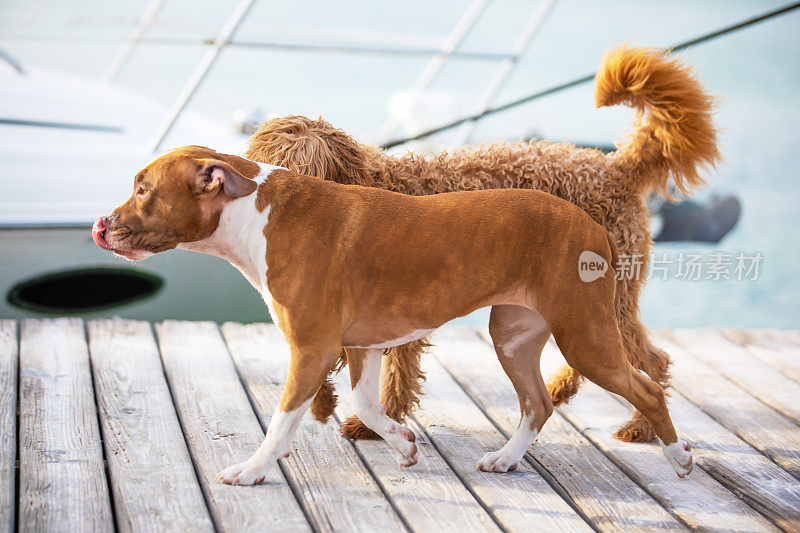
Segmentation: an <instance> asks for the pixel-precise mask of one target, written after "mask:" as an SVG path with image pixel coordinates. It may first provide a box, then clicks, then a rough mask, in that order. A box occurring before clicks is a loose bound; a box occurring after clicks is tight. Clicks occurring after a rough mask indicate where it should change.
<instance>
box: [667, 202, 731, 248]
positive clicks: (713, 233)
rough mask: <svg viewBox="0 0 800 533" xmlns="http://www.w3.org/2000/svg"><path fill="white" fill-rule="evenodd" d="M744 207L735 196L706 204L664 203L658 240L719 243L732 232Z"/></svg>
mask: <svg viewBox="0 0 800 533" xmlns="http://www.w3.org/2000/svg"><path fill="white" fill-rule="evenodd" d="M741 212H742V206H741V203H740V202H739V200H738V198H736V197H735V196H725V197H721V198H712V199H711V200H709V201H708V202H707V203H706V204H700V203H698V202H696V201H694V200H685V201H683V202H681V203H679V204H664V205H663V206H662V207H661V210H660V211H659V212H658V213H659V214H660V215H661V217H662V220H663V223H662V225H661V231H660V232H659V233H658V235H657V236H656V238H655V240H656V242H671V241H695V242H719V241H720V240H721V239H722V238H723V237H724V236H725V235H727V233H728V232H729V231H731V230H732V229H733V228H734V226H736V222H737V221H738V220H739V215H740V214H741Z"/></svg>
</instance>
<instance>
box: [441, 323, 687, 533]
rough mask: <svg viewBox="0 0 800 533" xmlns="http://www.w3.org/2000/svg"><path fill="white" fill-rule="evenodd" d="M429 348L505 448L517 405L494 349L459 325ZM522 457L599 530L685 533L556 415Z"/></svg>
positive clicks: (444, 332) (443, 331) (443, 330)
mask: <svg viewBox="0 0 800 533" xmlns="http://www.w3.org/2000/svg"><path fill="white" fill-rule="evenodd" d="M433 343H434V344H435V348H434V354H435V355H436V357H437V359H439V360H440V361H441V362H442V364H443V365H444V366H445V367H446V368H447V370H448V371H449V372H450V373H451V374H452V375H453V376H455V378H456V379H457V380H458V381H459V383H460V384H461V385H462V386H463V387H464V389H465V390H466V391H467V393H469V395H470V396H471V397H472V399H473V400H475V402H476V403H477V404H478V405H479V406H480V407H481V408H482V409H483V411H484V412H486V413H487V414H488V415H489V417H490V418H491V419H492V420H494V422H495V423H496V424H497V425H498V426H499V427H500V428H501V429H502V431H503V433H504V434H505V438H504V439H501V441H500V443H499V444H500V445H502V444H504V443H505V440H506V439H507V438H508V437H510V436H511V434H512V433H513V432H514V430H516V428H517V425H518V422H519V401H518V400H517V395H516V393H515V392H514V387H513V386H512V385H511V381H510V380H509V379H508V377H507V376H506V375H505V373H504V372H503V369H502V367H501V366H500V363H499V361H498V360H497V355H496V354H495V352H494V349H493V348H492V347H491V346H489V344H487V343H486V342H485V341H484V340H483V339H481V338H480V337H479V336H478V335H477V334H476V333H475V332H474V331H472V330H470V329H469V328H466V327H463V326H451V327H446V328H441V329H440V330H439V331H437V332H436V334H435V336H434V339H433ZM497 447H499V446H497V445H496V444H494V445H493V448H495V449H496V448H497ZM487 451H488V450H487ZM526 457H527V459H528V460H529V461H531V463H533V461H535V462H536V463H538V464H541V465H542V466H543V467H544V468H545V469H547V471H548V472H550V474H551V475H552V476H553V477H554V478H555V479H556V481H557V482H558V483H559V484H560V486H561V487H562V488H563V489H564V490H565V491H566V493H567V494H569V496H570V497H571V498H572V500H573V501H574V502H575V504H576V505H577V506H578V507H579V508H580V509H581V511H582V512H583V513H584V514H585V515H586V516H587V517H588V518H589V519H590V520H591V522H592V523H593V525H594V526H595V527H596V528H598V529H600V530H602V531H623V530H624V531H629V530H631V529H637V530H651V531H652V530H681V529H685V526H684V525H683V524H681V523H680V522H679V521H677V520H676V519H675V518H674V517H673V516H671V515H670V514H669V513H668V512H667V511H666V510H664V509H663V508H662V507H661V505H659V503H658V502H656V501H655V500H654V499H653V498H652V497H651V496H650V495H648V494H647V493H646V492H645V491H644V490H642V488H641V487H639V486H638V485H637V484H636V483H634V482H633V481H631V480H630V479H629V478H628V477H627V476H626V475H625V474H624V473H623V472H621V471H620V469H619V468H618V467H617V466H616V465H614V463H612V462H611V461H610V460H609V459H608V458H607V457H605V456H604V455H603V454H602V453H601V452H600V451H598V450H597V448H596V447H595V446H594V445H593V444H592V443H591V442H589V441H588V440H587V439H586V438H585V437H584V436H582V435H581V434H580V433H579V432H578V431H576V430H575V429H574V428H573V427H572V426H571V425H570V424H569V423H568V422H567V421H566V420H564V418H562V417H561V415H560V414H559V413H557V412H556V413H554V414H553V416H552V417H551V418H550V420H549V421H548V422H547V424H546V425H545V427H544V429H543V431H542V434H541V435H539V436H538V437H537V439H536V442H535V444H534V445H533V446H532V447H531V449H530V450H529V453H528V455H527V456H526Z"/></svg>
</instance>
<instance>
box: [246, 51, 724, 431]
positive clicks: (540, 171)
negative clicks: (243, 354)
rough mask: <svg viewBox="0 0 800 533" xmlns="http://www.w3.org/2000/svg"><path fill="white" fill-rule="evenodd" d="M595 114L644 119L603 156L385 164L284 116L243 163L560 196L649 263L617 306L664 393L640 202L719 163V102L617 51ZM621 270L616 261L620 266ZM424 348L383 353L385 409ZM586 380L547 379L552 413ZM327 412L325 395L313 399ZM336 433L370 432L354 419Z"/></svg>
mask: <svg viewBox="0 0 800 533" xmlns="http://www.w3.org/2000/svg"><path fill="white" fill-rule="evenodd" d="M595 101H596V103H597V105H598V106H604V105H614V104H618V103H624V104H627V105H630V106H632V107H634V108H636V109H637V110H638V111H639V117H638V119H637V120H636V123H635V129H634V132H633V135H632V136H631V138H630V140H629V142H628V143H627V144H623V145H621V146H619V147H618V149H617V151H615V152H612V153H610V154H608V155H605V154H603V153H602V152H600V151H598V150H594V149H585V148H577V147H575V146H573V145H571V144H565V143H559V144H555V143H550V142H548V141H538V142H520V143H514V144H509V143H505V142H498V143H493V144H487V145H482V146H470V147H464V148H460V149H457V150H455V151H453V152H452V153H446V152H445V153H440V154H438V155H434V156H426V155H420V154H414V153H409V154H406V155H404V156H402V157H391V156H389V155H387V154H385V153H383V152H381V151H380V150H378V149H377V148H374V147H371V146H367V145H363V144H359V143H357V142H356V141H355V140H353V139H352V138H351V137H350V136H349V135H347V134H346V133H345V132H343V131H342V130H339V129H336V128H334V127H333V126H331V125H330V124H328V123H327V122H325V121H324V120H322V119H321V118H320V119H318V120H312V119H308V118H305V117H299V116H289V117H284V118H278V119H274V120H270V121H268V122H266V123H264V124H263V125H262V126H261V128H260V129H259V130H258V131H257V132H256V133H255V134H254V135H253V137H252V139H251V140H250V146H249V149H248V151H247V154H246V155H247V157H248V158H250V159H254V160H256V161H261V162H266V163H272V164H276V165H281V166H284V167H287V168H289V169H291V170H295V171H298V172H304V173H307V174H311V175H316V176H319V177H321V178H324V179H329V180H334V181H338V182H341V183H355V184H360V185H368V186H373V187H380V188H383V189H388V190H392V191H397V192H401V193H405V194H414V195H425V194H436V193H440V192H447V191H456V190H475V189H491V188H531V189H539V190H542V191H546V192H548V193H550V194H553V195H556V196H559V197H561V198H564V199H566V200H568V201H570V202H572V203H574V204H576V205H578V206H579V207H581V208H582V209H584V210H585V211H586V212H587V213H588V214H589V215H591V216H592V218H593V219H594V220H596V221H597V222H598V223H600V224H602V225H603V226H605V227H606V228H607V229H608V230H609V232H610V233H611V235H612V236H613V238H614V240H615V241H616V244H617V248H618V251H619V254H627V255H631V256H632V255H636V256H640V257H642V258H643V260H644V263H645V264H644V265H642V269H641V270H640V275H638V276H633V277H625V278H623V279H622V280H621V281H620V282H619V283H618V286H617V300H616V310H617V316H618V320H619V325H620V330H621V333H622V337H623V340H624V343H625V347H626V351H627V355H628V357H629V360H630V361H631V363H632V364H633V365H634V366H635V367H636V368H639V369H641V370H644V371H645V372H646V373H647V374H648V375H649V376H650V377H651V378H652V379H653V380H654V381H656V382H658V383H659V384H661V385H662V386H663V387H665V388H666V387H668V385H669V365H670V360H669V356H668V355H667V354H666V353H664V352H663V351H662V350H660V349H658V348H656V347H655V346H653V345H652V343H651V342H650V340H649V337H648V333H647V330H646V329H645V327H644V326H643V325H642V323H641V321H640V319H639V302H638V300H639V294H640V292H641V288H642V284H643V282H644V279H645V276H646V273H647V265H646V260H647V257H648V253H649V250H650V247H651V245H652V241H651V238H650V233H649V230H648V218H647V217H648V212H647V208H646V206H645V203H644V195H645V194H646V193H647V192H648V191H651V190H655V191H657V192H659V193H660V194H662V195H664V196H669V192H668V191H669V187H670V186H671V185H674V186H675V187H677V189H678V190H680V191H681V192H683V193H685V194H688V193H689V192H690V191H691V189H692V188H694V187H696V186H698V185H700V184H701V183H702V182H703V181H702V179H701V178H700V174H699V172H700V169H701V168H702V167H704V166H713V165H714V164H715V163H716V162H717V161H718V159H719V152H718V150H717V147H716V130H715V128H714V126H713V123H712V120H711V113H712V111H713V107H714V100H713V98H712V97H710V96H709V95H707V94H706V93H705V92H704V91H703V88H702V86H701V85H700V83H699V82H698V81H697V79H696V77H695V75H694V74H693V73H692V71H691V69H690V68H689V67H687V66H684V65H682V64H681V63H680V62H679V61H678V60H677V59H674V58H672V57H670V56H669V55H667V54H666V53H664V52H660V51H656V50H651V49H637V48H627V47H622V48H618V49H616V50H612V51H610V52H609V53H608V54H606V56H605V58H604V60H603V63H602V65H601V67H600V69H599V71H598V73H597V76H596V92H595ZM615 266H616V265H615ZM424 348H425V344H424V343H416V344H412V345H406V346H402V347H398V348H393V349H391V350H389V351H388V353H387V358H386V361H385V363H384V364H385V370H386V372H384V378H383V380H384V391H385V392H384V400H383V401H384V403H386V404H388V405H389V408H390V410H389V412H390V414H391V415H392V416H393V417H394V418H396V419H398V420H400V419H402V418H403V417H404V416H406V415H407V414H408V413H409V411H410V410H411V409H412V408H413V406H414V405H415V404H416V403H418V402H419V395H420V388H421V381H422V373H421V372H420V371H419V357H420V354H421V353H422V351H423V350H424ZM581 379H582V378H581V376H580V374H578V372H576V371H575V370H574V369H571V368H569V367H565V368H564V369H562V370H561V371H560V372H558V373H557V374H556V375H555V376H553V377H552V378H551V379H550V380H549V382H548V390H549V392H550V394H551V397H552V399H553V401H554V403H555V404H556V405H558V404H560V403H564V402H566V401H568V400H569V398H571V397H572V396H573V395H574V394H575V393H576V392H577V390H578V387H579V385H580V382H581ZM317 401H319V402H320V403H321V404H322V405H321V408H322V407H324V403H325V400H324V397H323V398H319V397H318V398H317V399H315V403H316V402H317ZM343 433H344V434H345V435H346V436H350V437H359V436H363V435H366V434H368V433H371V432H369V430H368V429H367V428H365V427H364V426H363V425H362V424H360V421H358V419H355V418H353V419H349V420H348V423H347V424H346V426H345V427H344V428H343ZM617 437H619V438H621V439H622V440H627V441H650V440H652V439H653V438H654V433H653V430H652V428H651V427H650V425H649V424H648V423H647V421H646V420H645V419H644V418H643V417H641V416H639V414H638V413H636V414H635V416H634V418H633V419H632V420H631V421H629V422H628V423H627V424H626V425H624V426H623V427H622V428H620V429H619V431H618V432H617Z"/></svg>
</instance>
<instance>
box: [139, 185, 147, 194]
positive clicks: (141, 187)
mask: <svg viewBox="0 0 800 533" xmlns="http://www.w3.org/2000/svg"><path fill="white" fill-rule="evenodd" d="M145 194H147V189H146V188H145V187H143V186H142V185H139V187H138V188H137V189H136V196H144V195H145Z"/></svg>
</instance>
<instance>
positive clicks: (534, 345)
mask: <svg viewBox="0 0 800 533" xmlns="http://www.w3.org/2000/svg"><path fill="white" fill-rule="evenodd" d="M489 333H490V334H491V336H492V342H493V343H494V349H495V351H496V352H497V357H498V359H499V360H500V364H501V365H502V366H503V370H505V372H506V374H507V375H508V377H509V378H510V379H511V383H512V384H513V385H514V389H515V390H516V391H517V396H518V397H519V409H520V421H519V426H518V427H517V430H516V431H515V432H514V435H512V436H511V438H510V439H509V440H508V442H507V443H506V444H505V446H503V447H502V448H501V449H499V450H497V451H494V452H490V453H487V454H486V455H484V456H483V457H482V458H481V460H480V461H478V465H477V468H478V470H483V471H486V472H508V471H509V470H516V468H517V466H518V465H519V462H520V461H521V460H522V457H523V456H524V455H525V452H527V451H528V448H530V446H531V444H533V440H534V439H535V438H536V435H538V434H539V431H541V429H542V426H544V423H545V422H546V421H547V419H548V418H550V415H551V414H552V413H553V404H552V403H551V401H550V395H549V394H548V393H547V389H546V387H545V384H544V380H543V379H542V372H541V370H540V368H539V361H540V359H541V355H542V348H544V345H545V343H547V339H548V338H550V329H549V328H548V327H547V323H546V322H545V320H544V318H543V317H542V315H540V314H539V313H538V312H536V311H531V310H530V309H527V308H525V307H519V306H514V305H496V306H494V307H492V313H491V315H490V318H489Z"/></svg>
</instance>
